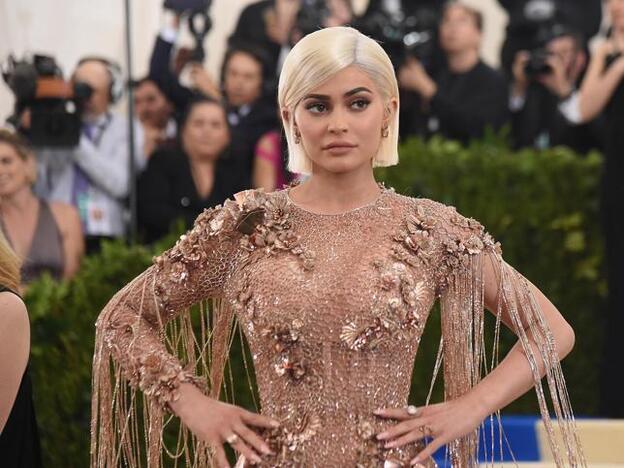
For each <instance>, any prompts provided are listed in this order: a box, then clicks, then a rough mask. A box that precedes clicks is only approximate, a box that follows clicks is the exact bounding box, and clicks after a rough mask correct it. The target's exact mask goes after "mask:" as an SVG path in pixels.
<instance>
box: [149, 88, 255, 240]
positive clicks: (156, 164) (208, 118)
mask: <svg viewBox="0 0 624 468" xmlns="http://www.w3.org/2000/svg"><path fill="white" fill-rule="evenodd" d="M180 127H181V136H180V145H179V146H178V147H177V148H175V149H173V150H161V151H159V152H157V153H155V154H154V156H153V157H152V158H151V159H150V162H149V164H148V166H147V169H146V170H145V172H144V173H143V175H142V176H141V178H140V179H139V190H138V197H139V210H138V214H139V222H140V224H141V227H142V229H143V231H144V233H145V236H146V240H147V241H150V242H151V241H154V240H156V239H159V238H160V237H162V236H164V235H165V234H167V233H169V231H170V229H171V226H172V224H173V223H174V222H175V221H177V220H179V219H182V220H183V221H184V222H185V225H186V226H187V227H190V226H191V225H192V224H193V220H194V219H195V218H196V217H197V215H199V214H200V213H201V212H202V211H203V210H204V208H208V207H210V206H214V205H217V204H219V203H223V202H224V201H225V200H226V199H227V198H228V197H231V196H232V195H233V194H234V193H236V192H238V191H239V190H242V189H244V188H245V185H244V179H243V177H242V176H241V173H240V171H239V170H238V169H237V167H236V166H235V165H234V164H233V162H232V161H231V160H228V159H227V157H228V155H229V153H228V149H229V145H230V131H229V128H228V124H227V119H226V116H225V111H224V109H223V106H221V105H220V104H218V103H217V102H215V101H213V100H211V99H209V98H205V97H199V98H196V99H195V100H193V101H192V102H191V103H190V104H189V107H188V109H187V112H186V114H185V116H184V117H183V119H182V121H181V125H180Z"/></svg>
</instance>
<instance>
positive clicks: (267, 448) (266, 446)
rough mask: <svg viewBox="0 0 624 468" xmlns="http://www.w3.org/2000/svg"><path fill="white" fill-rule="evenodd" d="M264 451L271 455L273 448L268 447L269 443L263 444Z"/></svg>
mask: <svg viewBox="0 0 624 468" xmlns="http://www.w3.org/2000/svg"><path fill="white" fill-rule="evenodd" d="M262 453H265V454H267V455H269V454H270V453H272V452H271V449H270V448H269V447H268V445H263V446H262Z"/></svg>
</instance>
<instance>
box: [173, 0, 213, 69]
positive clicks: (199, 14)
mask: <svg viewBox="0 0 624 468" xmlns="http://www.w3.org/2000/svg"><path fill="white" fill-rule="evenodd" d="M211 3H212V0H165V3H164V4H163V7H164V8H165V9H167V10H172V11H175V12H176V13H177V14H178V15H182V14H188V27H189V31H190V32H191V35H192V36H193V39H194V41H195V48H194V49H193V52H192V54H191V57H190V58H189V61H191V62H199V63H202V62H203V61H204V60H205V58H206V52H205V50H204V39H205V38H206V36H207V35H208V33H209V32H210V29H211V28H212V20H211V19H210V16H209V15H208V11H209V10H210V4H211Z"/></svg>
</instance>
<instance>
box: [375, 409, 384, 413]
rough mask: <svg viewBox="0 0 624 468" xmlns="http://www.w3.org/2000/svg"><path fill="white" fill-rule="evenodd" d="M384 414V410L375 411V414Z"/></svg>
mask: <svg viewBox="0 0 624 468" xmlns="http://www.w3.org/2000/svg"><path fill="white" fill-rule="evenodd" d="M382 413H383V409H382V408H377V409H376V410H375V411H373V414H382Z"/></svg>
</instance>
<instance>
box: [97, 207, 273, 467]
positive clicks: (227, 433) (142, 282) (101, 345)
mask: <svg viewBox="0 0 624 468" xmlns="http://www.w3.org/2000/svg"><path fill="white" fill-rule="evenodd" d="M239 214H240V209H239V207H238V205H237V203H236V202H234V201H232V200H228V201H226V203H225V205H224V206H223V207H217V208H214V209H208V210H205V211H204V213H202V214H201V215H200V216H199V217H198V218H197V220H196V221H195V225H194V227H193V229H192V230H191V231H189V232H187V233H186V234H185V235H183V236H182V237H181V238H180V240H179V241H178V242H177V243H176V245H175V246H174V247H173V248H171V249H169V250H168V251H167V252H165V253H164V254H162V255H161V256H159V257H157V258H156V259H155V261H154V265H152V266H151V267H150V268H148V269H147V270H146V271H145V272H144V273H142V274H141V275H140V276H139V277H137V278H136V279H135V280H133V281H132V282H131V283H129V284H128V285H126V286H125V287H124V288H123V289H122V290H121V291H120V292H118V293H117V294H116V295H115V296H114V297H113V298H112V299H111V301H110V302H109V303H108V304H107V306H106V307H105V308H104V310H103V311H102V313H101V314H100V316H99V318H98V320H97V324H96V328H97V334H96V350H95V357H94V369H93V375H94V377H93V387H94V389H93V411H92V414H93V416H92V422H91V424H92V429H93V431H94V432H93V434H94V435H95V434H97V435H99V437H100V440H99V441H98V442H92V444H93V446H99V447H100V448H99V451H98V450H95V449H93V450H92V453H93V454H95V453H97V455H96V456H97V457H101V458H99V459H98V460H95V461H94V460H93V459H92V464H93V466H96V465H98V463H99V462H103V461H104V460H105V459H106V456H107V455H106V454H105V455H103V456H101V455H100V453H101V452H102V451H104V452H105V451H106V450H113V449H114V448H115V443H116V442H115V440H119V439H114V438H115V437H116V436H115V431H116V430H117V429H116V428H117V426H116V425H115V424H122V422H121V421H119V420H118V421H117V422H116V423H113V422H112V420H111V415H110V412H111V410H112V408H113V407H114V406H115V404H117V403H115V402H113V400H112V399H111V395H113V394H116V393H117V392H124V391H125V388H123V387H122V388H121V389H118V388H117V387H116V386H114V385H113V387H112V388H111V385H110V383H111V382H110V375H111V369H110V362H109V359H108V357H109V355H110V356H111V357H112V358H113V360H114V362H115V364H116V366H117V367H118V368H120V370H121V372H122V373H123V375H124V376H125V378H126V379H127V381H128V382H129V383H130V385H131V386H132V387H134V388H137V387H138V388H139V389H140V390H141V391H143V393H144V394H145V395H146V396H147V397H148V400H149V402H150V405H149V407H150V411H151V412H155V413H151V416H149V417H148V420H151V419H154V418H155V419H157V420H160V418H161V417H162V409H167V408H168V409H170V410H173V411H174V412H175V414H176V415H178V416H179V417H180V419H181V420H182V422H183V423H184V425H185V426H186V427H187V428H188V429H190V430H191V432H193V434H194V435H195V436H196V437H197V438H199V439H200V440H201V441H204V442H207V443H208V444H210V445H212V446H213V448H214V450H215V453H216V455H215V456H216V459H217V462H218V464H219V466H220V467H225V466H229V464H228V462H227V458H226V456H225V451H224V450H223V447H222V444H223V443H224V442H225V441H226V439H227V438H229V437H231V436H232V435H233V434H237V435H238V436H240V437H239V440H238V441H237V442H236V444H234V448H235V449H236V450H237V451H239V452H240V453H242V454H243V455H245V457H247V458H248V459H250V460H256V461H259V460H260V458H259V455H258V454H259V453H268V452H269V447H268V446H267V445H266V444H265V443H264V441H262V440H261V439H260V437H259V436H257V435H256V434H255V433H254V431H253V430H251V429H249V428H248V425H254V426H262V427H267V428H269V427H274V424H272V421H271V420H270V418H268V417H266V416H261V415H257V414H254V413H251V412H249V411H247V410H244V409H243V408H239V407H236V406H233V405H228V404H226V403H223V402H220V401H217V400H216V399H214V398H210V397H208V396H206V395H204V394H203V392H202V391H201V390H200V388H199V387H201V384H200V382H199V380H198V379H197V378H196V376H195V368H194V367H193V366H191V368H185V367H183V366H182V363H181V362H180V360H179V359H178V358H177V357H176V356H174V355H173V354H171V353H170V352H169V350H168V349H167V346H166V345H165V336H166V333H165V332H166V324H167V323H168V322H169V321H171V320H172V319H173V318H175V317H176V316H178V315H180V314H182V313H183V312H186V313H188V308H189V307H190V306H191V305H193V304H196V303H198V302H200V301H201V300H202V299H205V298H208V297H213V298H218V297H221V295H222V292H223V291H222V288H223V285H224V284H225V282H226V280H227V278H228V277H229V275H230V273H231V272H232V271H233V269H234V265H235V264H236V261H237V252H238V243H239V240H240V235H239V234H240V233H239V232H238V231H237V229H236V225H237V221H238V216H239ZM187 326H188V327H191V326H192V325H190V324H187V325H182V328H185V327H187ZM186 333H192V331H189V330H188V329H187V330H186ZM209 336H212V335H209ZM209 339H213V338H209ZM180 341H181V340H177V341H176V342H175V344H174V345H173V346H176V347H178V348H179V347H180V346H183V344H182V343H181V342H180ZM185 343H186V342H185ZM200 346H201V349H202V353H209V352H210V351H209V350H210V349H211V347H210V346H208V343H201V345H200ZM190 352H192V351H190ZM197 358H198V359H199V360H204V359H206V360H207V361H206V362H209V360H210V359H212V358H214V356H210V355H209V356H198V357H197ZM211 377H214V376H211ZM215 385H217V386H218V384H215ZM212 393H213V394H216V395H217V397H218V392H216V393H214V392H212ZM123 411H127V409H126V408H124V409H123ZM115 414H116V413H115ZM115 417H116V416H115ZM123 423H126V421H123ZM129 426H130V427H131V426H132V424H130V425H129ZM124 427H126V426H124ZM111 437H112V438H113V439H112V440H111ZM185 437H186V436H185ZM121 439H122V440H127V442H126V444H130V445H131V446H130V447H126V449H128V450H136V447H133V446H132V444H133V442H132V440H134V439H132V437H131V436H130V435H129V434H124V437H121ZM159 443H160V442H158V441H156V442H154V444H155V447H156V449H155V450H151V451H150V456H151V457H152V458H149V460H148V463H147V464H148V465H150V466H151V465H152V464H154V465H156V464H158V463H159V462H158V459H157V458H156V457H157V456H158V454H159V453H160V449H159V448H158V444H159ZM107 447H108V448H107ZM98 466H99V465H98Z"/></svg>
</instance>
